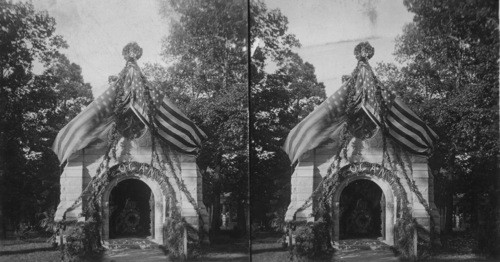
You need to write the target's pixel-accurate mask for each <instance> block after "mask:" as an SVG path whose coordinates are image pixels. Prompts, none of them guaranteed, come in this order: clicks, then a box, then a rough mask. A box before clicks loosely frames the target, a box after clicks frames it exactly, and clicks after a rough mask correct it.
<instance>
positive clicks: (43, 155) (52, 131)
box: [0, 1, 92, 224]
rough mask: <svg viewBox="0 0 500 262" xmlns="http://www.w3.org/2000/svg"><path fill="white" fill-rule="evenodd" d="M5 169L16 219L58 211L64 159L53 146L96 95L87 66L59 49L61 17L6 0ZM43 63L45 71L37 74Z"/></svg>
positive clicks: (0, 166) (1, 85)
mask: <svg viewBox="0 0 500 262" xmlns="http://www.w3.org/2000/svg"><path fill="white" fill-rule="evenodd" d="M0 5H1V6H2V8H1V9H0V28H1V29H2V30H0V39H1V40H0V65H1V67H2V68H3V69H4V70H3V74H2V75H0V111H1V112H2V113H3V114H2V118H0V148H1V150H0V171H2V173H3V176H2V177H0V178H1V179H2V183H0V184H1V185H2V188H1V189H0V192H1V193H2V198H1V199H2V205H3V207H4V212H5V214H7V216H8V217H9V219H11V221H12V222H13V223H14V224H15V223H19V222H25V223H34V222H35V221H37V219H38V218H37V216H36V214H38V213H43V212H45V211H48V209H52V210H55V208H56V205H57V202H58V200H59V190H58V187H59V163H58V161H57V158H56V157H55V156H54V153H53V152H52V151H51V150H50V147H51V145H52V142H53V140H54V138H55V136H56V134H57V131H59V129H60V128H62V127H63V126H64V125H65V124H66V123H67V122H68V121H69V120H71V118H73V117H74V116H75V115H76V114H78V113H79V112H80V111H81V109H82V107H84V106H85V105H87V104H88V103H90V101H91V100H92V93H91V87H90V85H89V84H85V83H84V82H83V78H82V76H81V68H80V67H79V66H78V65H76V64H72V63H70V62H69V60H68V59H67V58H66V57H65V56H64V55H62V54H60V53H59V50H60V49H61V48H65V47H67V45H66V43H65V41H64V40H63V39H62V37H61V36H58V35H55V20H54V19H53V18H51V17H49V16H48V14H47V13H44V12H35V10H34V8H33V5H32V4H31V3H16V4H13V3H11V2H6V1H0ZM35 62H38V63H41V65H42V66H43V68H44V69H45V70H44V72H43V73H42V74H39V75H37V74H35V73H33V71H32V70H33V64H34V63H35Z"/></svg>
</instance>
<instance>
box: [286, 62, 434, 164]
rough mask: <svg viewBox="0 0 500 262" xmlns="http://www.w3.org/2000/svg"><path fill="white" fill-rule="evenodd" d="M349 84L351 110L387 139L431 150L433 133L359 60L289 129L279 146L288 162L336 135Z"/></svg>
mask: <svg viewBox="0 0 500 262" xmlns="http://www.w3.org/2000/svg"><path fill="white" fill-rule="evenodd" d="M351 81H354V83H352V82H351ZM349 86H351V88H354V97H353V98H352V101H353V103H352V105H349V106H352V107H353V112H358V113H359V112H360V110H361V111H362V112H364V113H363V114H365V116H367V117H368V119H370V120H371V121H372V122H373V124H372V125H373V126H375V127H379V128H383V129H385V130H386V131H387V132H386V135H387V136H388V137H389V139H392V140H393V141H394V142H396V143H398V144H400V145H401V146H403V147H404V148H405V149H406V150H408V151H410V152H412V153H414V154H420V155H430V154H431V152H432V149H433V144H434V143H435V141H436V139H437V135H436V133H435V132H434V131H433V130H432V129H430V128H429V127H428V126H427V125H426V124H425V123H424V122H423V121H422V120H421V119H420V118H419V117H418V116H417V115H416V114H415V113H414V112H413V111H411V110H410V109H409V108H408V107H407V106H406V105H405V104H404V103H403V102H402V101H401V100H400V99H399V98H397V97H396V93H395V92H394V90H390V89H387V88H385V87H383V86H381V84H380V83H379V82H378V81H376V79H375V76H374V74H373V72H372V70H371V68H370V66H369V65H368V64H367V63H366V62H363V61H361V62H359V63H358V67H357V69H356V70H355V73H353V76H352V79H350V80H349V81H347V82H346V83H345V84H343V85H342V86H341V88H340V89H339V90H337V91H336V92H335V93H334V94H333V95H332V96H330V97H329V98H327V99H326V100H325V101H324V102H323V103H322V104H321V105H319V106H318V107H317V108H316V109H315V110H314V111H313V112H311V113H310V114H309V115H308V116H307V117H306V118H305V119H303V120H302V121H301V122H300V123H299V124H298V125H296V126H295V127H294V128H293V129H292V130H291V131H290V133H289V134H288V136H287V139H286V141H285V144H284V146H283V149H284V150H285V152H286V153H287V154H288V156H289V158H290V161H291V162H292V164H293V163H295V162H296V161H297V160H299V159H300V157H301V156H302V155H303V154H304V153H305V152H307V151H309V150H312V149H314V148H316V147H318V146H319V145H321V144H322V143H324V142H326V141H332V140H333V141H335V140H336V141H338V140H339V139H340V130H341V127H342V126H343V125H346V124H347V112H346V111H347V106H348V105H347V104H348V100H349V99H350V98H348V89H349ZM382 108H387V111H388V112H387V114H386V117H385V118H382V115H383V114H382ZM370 120H369V121H370ZM355 124H359V123H355ZM356 128H357V129H361V128H363V127H356ZM350 129H351V130H352V127H351V128H350Z"/></svg>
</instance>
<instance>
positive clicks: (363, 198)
mask: <svg viewBox="0 0 500 262" xmlns="http://www.w3.org/2000/svg"><path fill="white" fill-rule="evenodd" d="M383 211H385V198H384V194H383V192H382V189H381V188H380V187H379V186H378V185H377V184H375V183H374V182H372V181H370V180H366V179H360V180H356V181H353V182H351V183H350V184H349V185H347V186H346V187H345V188H344V190H343V191H342V193H341V195H340V209H339V212H340V214H339V215H340V225H339V231H340V232H339V233H340V234H339V237H340V239H353V238H377V237H381V236H382V232H383V230H384V225H383V221H385V218H384V216H385V212H383Z"/></svg>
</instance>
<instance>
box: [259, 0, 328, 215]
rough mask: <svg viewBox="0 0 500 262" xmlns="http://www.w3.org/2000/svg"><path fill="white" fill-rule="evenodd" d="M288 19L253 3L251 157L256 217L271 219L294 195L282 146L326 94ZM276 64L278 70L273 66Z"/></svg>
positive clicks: (286, 158)
mask: <svg viewBox="0 0 500 262" xmlns="http://www.w3.org/2000/svg"><path fill="white" fill-rule="evenodd" d="M287 24H288V20H287V18H286V17H285V16H283V15H282V14H281V12H280V11H279V10H267V8H266V6H265V4H264V3H262V2H260V1H254V2H252V4H251V21H250V25H251V28H250V34H251V35H250V36H251V40H252V41H255V39H256V38H259V39H261V41H262V42H264V44H263V45H262V46H261V47H259V48H257V50H256V51H255V54H254V56H253V57H252V61H251V64H250V70H251V72H252V73H251V79H250V83H251V86H250V94H251V97H250V103H251V112H250V129H251V137H250V157H251V163H252V167H251V177H250V179H251V181H250V183H251V185H252V194H251V201H252V210H251V214H252V216H253V221H255V222H263V223H269V222H270V221H271V220H272V219H273V217H277V216H280V215H283V214H278V212H276V211H277V210H280V209H283V208H286V206H287V205H288V203H289V197H290V192H289V189H290V174H291V168H290V161H289V160H288V156H287V155H286V154H285V152H284V151H283V150H281V147H282V146H283V143H284V142H285V139H286V136H287V134H288V133H289V131H290V130H291V129H292V128H293V127H294V126H295V125H296V124H297V123H299V122H300V120H301V119H303V118H304V117H306V116H307V115H308V114H309V113H310V112H312V110H313V109H314V108H315V107H316V106H318V105H319V104H320V103H321V102H323V100H324V99H325V97H326V94H325V90H324V89H325V87H324V85H323V83H319V82H318V80H317V78H316V75H315V71H314V66H313V65H311V64H310V63H308V62H305V61H303V60H302V58H301V57H300V56H299V55H298V54H296V53H294V52H293V51H292V49H293V48H294V47H299V46H300V43H299V42H298V40H296V39H295V36H293V35H291V34H289V33H288V32H287V29H288V26H287ZM268 64H274V65H275V71H274V72H270V71H271V70H270V69H269V67H268V66H267V65H268Z"/></svg>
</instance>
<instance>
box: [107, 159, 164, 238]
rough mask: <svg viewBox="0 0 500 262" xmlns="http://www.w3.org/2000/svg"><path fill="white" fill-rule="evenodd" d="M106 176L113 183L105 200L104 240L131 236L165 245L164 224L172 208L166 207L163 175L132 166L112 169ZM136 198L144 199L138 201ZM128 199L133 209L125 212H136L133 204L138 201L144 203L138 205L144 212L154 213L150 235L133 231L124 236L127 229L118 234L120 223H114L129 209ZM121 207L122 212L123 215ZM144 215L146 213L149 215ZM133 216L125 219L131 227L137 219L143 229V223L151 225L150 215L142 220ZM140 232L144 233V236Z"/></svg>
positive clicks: (151, 216)
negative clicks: (148, 220)
mask: <svg viewBox="0 0 500 262" xmlns="http://www.w3.org/2000/svg"><path fill="white" fill-rule="evenodd" d="M106 176H107V177H106V179H107V180H108V181H109V183H108V184H107V185H106V186H105V189H104V190H103V193H102V198H101V203H102V205H101V208H102V209H101V214H102V222H103V224H102V228H101V236H102V239H103V240H108V239H110V238H116V237H128V236H131V237H148V238H149V239H151V240H152V241H154V242H156V243H158V244H162V243H163V233H162V232H163V223H164V222H165V216H166V214H167V213H168V212H169V207H168V206H167V203H166V200H167V199H166V196H167V195H168V189H167V185H166V183H164V182H163V180H162V179H163V176H162V175H161V174H160V173H159V171H158V170H156V169H155V168H153V167H151V166H150V165H148V164H146V163H139V162H128V163H121V164H118V165H115V166H113V167H111V168H110V170H109V172H108V173H107V175H106ZM122 183H123V184H122ZM115 189H116V190H115ZM129 190H132V191H131V194H129V193H128V191H129ZM120 192H121V193H120ZM148 193H149V194H148ZM112 195H113V196H112ZM131 195H133V196H131ZM135 195H141V197H135ZM127 196H128V197H127ZM127 199H129V200H128V202H129V204H128V207H129V209H126V208H125V210H129V211H130V209H133V206H134V203H132V204H131V203H130V202H134V201H135V202H140V203H141V204H138V203H135V206H136V207H137V206H138V205H140V206H142V207H143V208H144V209H149V210H150V213H149V219H150V223H149V232H148V231H146V230H145V229H144V227H143V230H142V231H141V230H136V231H135V232H136V233H134V234H132V232H131V231H133V230H130V229H129V230H125V232H123V227H121V228H120V227H118V231H117V227H116V225H117V222H116V220H114V219H116V217H117V216H119V215H120V214H121V213H122V212H123V210H124V207H125V206H127ZM120 203H121V210H122V211H120ZM138 212H141V211H138ZM142 212H143V213H145V212H146V211H142ZM129 213H131V212H123V217H124V218H127V219H129V220H128V226H131V225H132V226H133V225H136V224H137V222H136V219H137V218H139V224H137V225H140V223H141V222H140V221H143V222H142V223H143V224H146V223H147V217H148V215H147V214H146V215H144V216H141V214H140V213H139V217H138V216H136V215H134V214H129ZM132 213H135V212H132ZM141 218H142V219H141ZM120 230H121V231H120ZM112 231H114V232H112ZM138 232H142V234H139V233H138ZM148 234H149V235H148Z"/></svg>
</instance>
